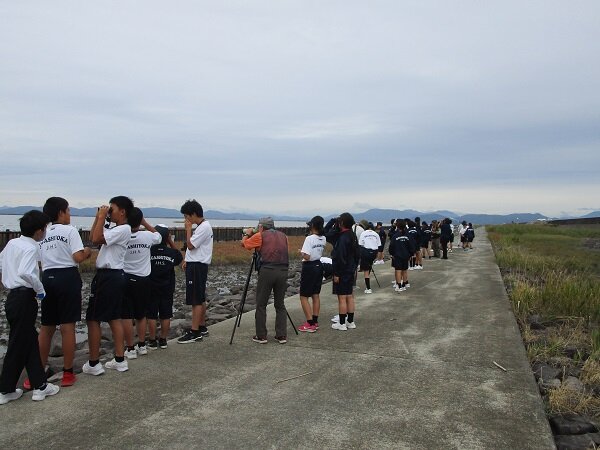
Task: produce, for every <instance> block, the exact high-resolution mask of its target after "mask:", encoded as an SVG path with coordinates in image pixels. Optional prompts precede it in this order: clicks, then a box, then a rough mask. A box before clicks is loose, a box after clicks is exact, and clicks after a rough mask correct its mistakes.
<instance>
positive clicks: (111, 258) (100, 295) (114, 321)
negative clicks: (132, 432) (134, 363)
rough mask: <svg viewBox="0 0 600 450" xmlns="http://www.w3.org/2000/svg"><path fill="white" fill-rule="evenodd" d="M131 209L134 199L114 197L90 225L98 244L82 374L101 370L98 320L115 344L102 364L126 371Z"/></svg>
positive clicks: (98, 373) (95, 373) (94, 373)
mask: <svg viewBox="0 0 600 450" xmlns="http://www.w3.org/2000/svg"><path fill="white" fill-rule="evenodd" d="M132 209H133V202H132V201H131V199H130V198H128V197H125V196H117V197H113V198H112V199H111V200H110V205H109V206H106V205H103V206H101V207H100V208H98V212H97V213H96V218H95V220H94V224H93V225H92V231H91V236H92V243H93V244H95V245H101V247H100V252H99V253H98V258H97V259H96V276H95V277H94V279H93V280H92V285H91V291H90V301H89V303H88V308H87V311H86V314H85V319H86V320H87V325H88V347H89V350H90V356H89V358H90V359H89V361H87V362H86V363H85V364H84V365H83V373H87V374H89V375H102V374H103V373H104V367H102V363H101V362H100V339H101V337H102V333H101V330H100V322H108V324H109V325H110V330H111V332H112V337H113V341H114V345H115V352H114V354H115V357H114V358H113V359H112V360H110V361H108V362H107V363H106V365H105V366H106V367H107V368H108V369H115V370H117V371H118V372H125V371H127V370H129V366H128V365H127V360H126V359H125V346H124V342H123V324H122V323H121V308H122V303H123V289H124V288H125V274H124V272H123V267H124V261H125V253H126V252H127V244H128V243H129V239H130V237H131V227H130V226H129V224H128V223H127V218H128V215H129V213H130V212H131V210H132ZM109 213H110V216H109ZM107 219H108V220H107ZM105 222H109V223H108V224H107V225H109V224H110V223H114V224H115V226H114V227H109V228H106V227H105V226H104V223H105Z"/></svg>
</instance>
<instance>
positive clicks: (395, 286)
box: [392, 281, 398, 289]
mask: <svg viewBox="0 0 600 450" xmlns="http://www.w3.org/2000/svg"><path fill="white" fill-rule="evenodd" d="M392 287H393V288H394V289H396V288H397V287H398V283H396V282H395V281H394V282H393V283H392Z"/></svg>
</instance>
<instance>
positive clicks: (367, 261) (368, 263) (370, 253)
mask: <svg viewBox="0 0 600 450" xmlns="http://www.w3.org/2000/svg"><path fill="white" fill-rule="evenodd" d="M376 257H377V250H369V249H366V248H364V247H361V249H360V270H361V271H362V272H365V271H367V270H369V271H370V270H371V269H372V268H373V261H375V258H376Z"/></svg>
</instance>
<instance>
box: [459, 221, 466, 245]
mask: <svg viewBox="0 0 600 450" xmlns="http://www.w3.org/2000/svg"><path fill="white" fill-rule="evenodd" d="M466 231H467V221H466V220H463V221H462V222H461V223H460V224H459V225H458V235H459V237H460V246H461V247H462V248H463V250H465V251H466V250H467V238H466V237H465V232H466Z"/></svg>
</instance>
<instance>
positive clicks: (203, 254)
mask: <svg viewBox="0 0 600 450" xmlns="http://www.w3.org/2000/svg"><path fill="white" fill-rule="evenodd" d="M181 214H183V217H184V218H185V237H186V238H185V245H186V251H185V259H184V262H183V265H182V268H183V269H184V270H185V303H186V305H190V306H191V307H192V328H191V329H190V330H188V331H187V332H186V333H185V334H184V335H183V336H181V337H180V338H179V339H177V343H179V344H190V343H193V342H196V341H201V340H202V338H203V337H207V336H208V328H207V327H206V280H207V278H208V266H209V265H210V263H211V260H212V252H213V230H212V227H211V226H210V224H209V223H208V221H207V220H206V219H205V218H204V210H203V209H202V206H201V205H200V203H198V202H197V201H196V200H188V201H186V202H185V203H184V204H183V205H182V206H181ZM194 225H196V229H195V230H194V231H193V232H192V227H193V226H194Z"/></svg>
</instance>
